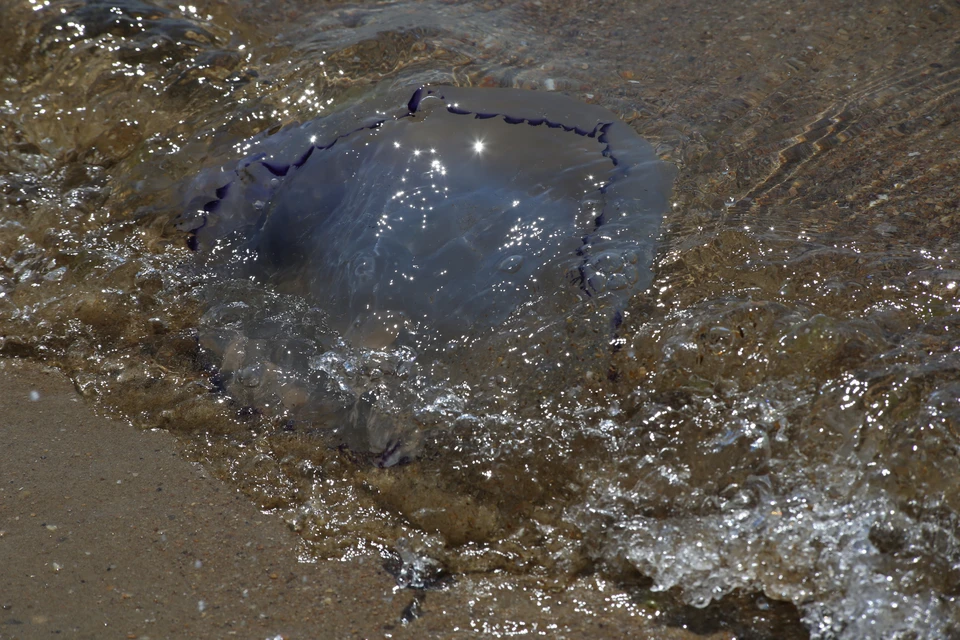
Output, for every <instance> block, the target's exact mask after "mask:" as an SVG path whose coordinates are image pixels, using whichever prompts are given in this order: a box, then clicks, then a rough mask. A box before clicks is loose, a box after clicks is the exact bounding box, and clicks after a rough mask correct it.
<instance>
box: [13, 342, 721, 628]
mask: <svg viewBox="0 0 960 640" xmlns="http://www.w3.org/2000/svg"><path fill="white" fill-rule="evenodd" d="M0 416H2V418H0V442H3V448H2V449H0V469H2V470H3V471H2V481H0V482H2V484H0V564H2V566H3V587H2V590H0V607H2V609H0V638H3V639H11V640H13V639H15V638H36V637H41V636H44V637H45V636H49V635H58V636H60V637H74V638H139V639H144V640H145V639H147V638H176V637H193V638H214V637H237V638H276V637H278V636H279V637H283V638H347V637H364V638H381V637H425V636H429V637H467V636H472V637H476V636H479V635H484V632H483V629H484V628H486V629H493V628H498V629H500V628H507V627H509V626H510V624H511V621H513V623H512V624H513V625H514V627H515V628H516V629H524V628H527V629H529V630H530V631H532V632H533V635H540V634H537V631H538V630H539V631H541V632H543V633H545V634H547V635H548V636H550V637H568V638H588V637H589V638H596V637H610V638H619V637H650V638H664V637H673V638H689V637H699V638H702V637H704V636H693V634H690V633H686V632H684V631H682V630H679V629H663V628H658V627H657V626H656V625H651V624H649V623H648V622H647V621H646V620H644V619H642V618H637V617H636V616H635V611H633V609H631V608H630V607H624V606H622V605H623V604H624V603H623V600H622V598H620V597H619V596H620V595H622V594H616V593H613V591H615V590H611V588H610V587H609V586H605V587H603V588H600V587H598V586H597V585H596V583H595V582H590V581H589V580H584V581H583V582H582V583H580V584H577V585H574V586H573V588H571V589H569V590H568V591H567V592H566V593H564V594H561V595H557V596H547V595H541V596H540V597H539V598H538V597H535V596H534V595H533V593H532V592H516V591H515V590H514V589H513V588H512V587H511V586H507V585H504V588H503V589H497V587H496V581H495V578H494V582H490V581H489V580H487V579H486V578H479V579H478V580H481V581H485V583H484V586H485V588H484V589H480V591H481V592H482V593H486V594H487V596H486V598H485V597H484V596H483V595H480V596H478V595H477V591H475V589H476V588H477V586H478V583H477V581H473V582H471V581H470V580H469V579H468V580H464V581H461V582H460V583H459V584H455V585H453V586H451V587H450V588H448V589H446V590H444V591H431V592H427V593H424V592H420V593H417V592H413V591H411V590H399V591H398V590H396V589H395V588H394V587H395V584H396V583H395V581H394V579H393V577H392V576H391V575H390V574H389V573H387V572H386V571H385V570H384V569H383V568H382V567H381V566H380V564H379V563H378V562H377V561H376V559H375V558H369V557H368V558H361V559H357V560H354V561H350V562H338V561H321V562H309V563H308V562H300V560H299V557H298V547H299V545H300V544H301V542H300V540H299V538H297V536H296V535H295V534H294V533H293V532H292V531H290V530H289V529H288V528H287V527H286V525H285V524H284V523H283V522H282V521H281V519H280V518H279V517H277V516H274V515H270V514H263V513H261V512H260V511H259V510H258V509H257V508H256V507H255V506H254V505H253V504H252V503H251V502H250V501H249V500H248V499H247V498H245V497H243V496H242V495H241V494H240V493H238V492H237V491H236V490H234V489H232V488H231V487H229V486H227V485H226V484H224V483H223V482H221V481H220V480H217V479H215V478H213V477H211V476H210V474H208V473H207V472H206V471H205V470H204V469H203V467H202V466H201V465H199V464H196V463H192V462H189V461H188V460H186V459H185V457H184V456H183V451H182V448H181V446H180V444H179V443H178V442H177V440H176V438H175V437H174V436H173V435H171V434H170V433H167V432H160V431H139V430H137V429H135V428H134V427H132V426H130V425H128V424H125V423H123V422H119V421H115V420H110V419H107V418H103V417H100V416H97V415H95V414H94V412H93V410H92V409H91V408H90V407H89V406H87V404H86V403H84V402H83V401H82V400H81V398H80V397H79V395H78V394H77V393H76V391H75V390H74V388H73V386H72V385H71V384H70V382H69V381H68V380H67V378H66V377H65V376H64V375H63V374H61V373H59V372H57V371H55V370H52V369H49V368H45V367H42V366H41V365H38V364H35V363H30V362H25V361H19V360H0ZM611 595H612V596H613V597H612V599H611ZM604 598H606V599H607V602H608V603H612V604H613V606H607V607H606V609H607V610H606V611H605V612H603V613H602V614H600V615H595V614H590V615H584V614H583V613H581V611H582V607H579V606H577V601H580V602H583V601H585V600H594V601H595V602H594V603H593V605H592V606H591V609H593V611H594V612H596V611H597V610H601V611H602V610H603V609H604V607H603V599H604ZM414 600H416V603H415V604H414ZM547 600H549V602H547ZM616 603H619V605H620V606H617V604H616ZM411 605H412V606H411ZM597 605H600V607H597ZM405 617H406V618H407V619H408V622H404V621H403V619H404V618H405ZM551 625H553V627H552V628H551ZM711 637H714V638H716V639H717V640H719V639H720V638H729V637H731V636H730V634H728V633H718V634H715V635H714V636H711Z"/></svg>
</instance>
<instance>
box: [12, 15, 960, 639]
mask: <svg viewBox="0 0 960 640" xmlns="http://www.w3.org/2000/svg"><path fill="white" fill-rule="evenodd" d="M861 4H865V3H849V4H837V3H833V2H830V3H827V2H824V3H807V4H805V5H801V6H800V7H799V8H798V7H790V8H787V6H786V5H782V4H780V3H773V4H770V5H766V4H753V3H746V2H744V3H729V2H725V3H718V4H717V6H713V5H710V4H704V3H696V4H694V5H689V6H688V5H686V4H684V3H669V2H662V3H659V2H650V3H625V2H607V3H592V4H591V9H590V10H589V13H585V12H584V11H583V10H582V7H573V6H569V7H568V6H567V5H565V4H561V5H558V6H551V5H550V3H546V2H544V3H540V2H530V3H519V4H513V3H499V2H490V3H468V4H455V3H444V2H424V3H382V4H371V5H369V6H362V5H337V4H329V5H324V7H323V8H319V9H318V8H309V7H306V6H299V5H297V4H296V3H292V2H289V3H269V4H267V3H255V2H251V3H247V4H244V5H235V4H234V5H231V6H229V7H221V6H220V5H217V4H210V5H202V4H198V5H193V6H187V5H184V6H177V5H174V4H169V5H168V4H162V5H161V4H149V5H148V4H141V3H137V2H126V3H121V2H113V3H87V4H84V3H81V2H63V3H53V2H50V3H40V2H33V3H31V2H15V1H11V0H4V2H3V3H2V4H0V10H2V13H3V16H4V18H5V19H4V20H3V21H2V24H0V42H2V43H3V44H2V47H3V49H2V55H0V61H2V62H0V65H2V67H3V86H2V89H0V91H2V93H0V103H2V104H0V194H2V197H3V201H2V202H3V205H2V206H3V208H2V213H0V260H2V261H0V354H3V355H4V356H17V357H27V358H32V359H37V360H43V361H46V362H50V363H52V364H55V365H57V366H59V367H61V368H63V369H64V370H65V371H67V372H68V373H69V374H70V375H72V376H73V378H74V380H75V382H76V385H77V387H78V389H79V390H80V391H81V392H82V393H84V394H85V395H88V396H90V397H91V398H93V399H94V400H95V401H96V402H98V403H99V405H100V406H101V407H103V408H104V409H106V410H109V411H113V412H116V413H118V414H120V415H124V416H127V417H129V418H131V419H133V420H134V421H135V422H136V423H137V424H139V425H141V426H144V427H155V426H159V427H163V428H167V429H170V430H173V431H175V432H177V433H179V434H181V435H182V436H184V437H185V438H186V439H188V440H189V441H190V442H192V443H194V451H195V452H196V455H197V456H198V457H201V458H203V459H205V460H206V461H207V463H208V464H209V465H210V466H211V467H212V468H214V469H216V470H217V471H218V472H219V473H220V474H221V475H222V476H223V477H226V478H229V479H231V480H232V481H233V482H235V483H236V485H237V486H238V487H239V488H241V489H242V490H243V491H244V492H246V493H247V494H248V495H250V496H252V497H253V498H254V499H256V500H257V501H258V502H259V503H260V504H261V505H262V506H263V507H264V508H265V509H271V510H274V511H276V512H277V513H278V514H280V515H281V516H282V517H283V518H285V519H286V520H287V521H288V522H289V523H290V525H291V526H292V527H293V528H294V529H295V530H296V531H298V532H299V533H300V535H301V536H302V537H303V539H304V540H305V542H306V543H307V546H308V548H309V549H310V550H311V553H313V554H314V555H316V556H319V557H339V556H345V555H351V554H361V553H371V552H373V553H379V554H381V555H383V556H384V557H385V558H387V559H388V564H389V565H390V566H391V567H392V568H393V570H394V571H395V572H396V574H397V576H398V581H399V582H400V583H401V584H403V585H406V586H413V587H417V588H419V587H424V586H438V587H440V586H442V585H443V584H444V583H445V580H448V579H453V580H457V579H458V576H465V575H467V574H469V573H472V572H500V575H504V576H508V577H509V576H511V575H512V576H516V579H517V580H524V581H529V580H531V579H533V580H537V581H540V582H541V583H542V584H550V585H554V586H556V585H563V584H565V583H566V582H568V581H569V580H571V579H572V578H573V577H574V576H577V575H581V574H583V573H589V572H598V573H600V574H602V575H603V576H605V577H606V578H607V579H609V580H613V581H615V582H617V583H619V584H621V585H622V586H623V588H624V589H626V591H627V593H628V594H633V597H635V598H637V600H638V601H641V600H642V601H643V602H650V603H652V604H650V605H649V606H651V607H656V608H659V609H662V610H663V611H665V612H671V611H672V612H674V613H671V614H670V615H668V616H664V617H666V618H669V620H668V622H669V623H671V624H691V625H694V628H696V626H695V622H696V620H697V615H698V614H697V609H696V608H695V607H706V609H705V610H704V612H703V615H704V616H719V617H721V618H723V620H725V621H726V622H725V624H730V625H733V627H734V628H736V629H740V631H739V633H741V635H746V636H750V635H751V634H752V635H753V636H755V637H775V638H780V637H786V636H787V635H791V634H794V635H795V634H797V633H798V630H800V631H802V632H803V633H809V634H810V635H811V636H813V637H821V638H830V637H841V638H864V637H904V638H907V637H919V638H941V637H951V636H952V635H957V634H958V633H960V630H958V625H960V614H958V613H957V603H956V601H955V600H956V596H957V594H958V593H960V544H958V538H957V536H958V533H960V532H958V516H957V512H958V508H960V503H958V499H960V468H958V467H960V463H958V457H957V453H958V444H960V443H958V435H960V434H958V429H960V400H958V398H960V374H958V367H960V338H958V336H960V333H958V332H960V293H958V291H957V289H958V286H960V284H958V283H960V267H958V265H957V259H958V255H960V213H958V197H960V194H958V191H957V188H958V187H957V179H956V178H957V164H958V162H960V161H958V156H957V154H956V151H955V150H956V148H958V145H960V124H958V121H957V119H958V116H960V103H958V97H957V96H958V86H960V84H958V83H960V59H958V58H960V56H958V51H957V46H958V44H957V32H958V25H960V12H958V9H957V8H956V7H955V6H953V5H949V6H948V5H924V6H922V7H919V6H915V5H914V4H912V3H904V4H903V5H898V4H888V5H882V6H875V5H869V6H861ZM419 82H433V83H453V84H461V85H480V86H516V87H523V88H532V89H539V90H559V91H564V92H568V93H569V94H570V95H573V96H574V97H577V98H579V99H581V100H585V101H588V102H595V103H598V104H600V105H602V106H604V107H606V108H608V109H610V110H612V111H614V112H615V113H617V114H618V115H620V116H621V117H622V118H623V119H624V120H625V121H627V122H628V123H629V124H631V125H632V126H633V127H634V128H635V129H636V130H637V131H638V132H639V133H641V135H643V136H644V137H645V138H646V139H647V140H649V141H651V143H653V144H654V146H655V148H656V149H657V152H658V154H659V156H660V157H661V158H662V159H663V160H665V161H667V162H670V163H672V164H674V165H676V166H677V167H678V169H679V176H678V178H677V181H676V183H675V188H674V194H673V204H672V208H671V211H670V212H669V213H668V215H667V218H666V220H665V224H664V230H663V238H662V241H661V247H660V251H659V255H658V259H657V261H656V263H655V266H656V269H655V272H656V275H655V279H654V284H653V286H652V287H651V288H650V289H649V290H648V291H646V292H644V293H642V294H640V295H637V296H635V297H634V298H633V299H632V300H631V302H630V304H629V306H628V307H627V310H626V311H627V312H626V313H625V318H624V323H623V325H622V327H621V328H620V329H619V330H618V333H617V338H618V339H617V341H616V342H617V344H616V345H613V346H612V345H611V335H610V332H609V321H608V320H609V318H608V316H606V315H605V314H604V313H602V312H601V313H598V312H597V311H598V310H596V309H592V308H588V307H583V306H577V305H575V304H572V302H571V300H572V298H567V297H565V296H564V295H562V294H558V295H557V296H556V298H555V299H550V300H549V301H547V302H546V303H544V305H543V306H542V307H538V308H536V309H533V310H531V311H530V312H529V313H526V314H520V315H519V316H518V317H515V318H512V319H511V320H509V321H508V324H507V326H505V328H504V330H503V331H501V332H498V333H497V334H495V335H493V336H487V337H485V338H484V339H483V340H480V341H478V342H477V343H475V344H474V345H473V346H472V347H471V348H470V349H469V350H468V351H466V352H464V351H455V352H453V353H449V354H445V355H437V356H436V357H433V358H430V359H429V360H428V361H424V360H423V359H422V358H418V354H416V353H415V352H411V351H409V350H403V349H391V348H384V349H379V350H372V349H364V348H359V347H355V346H349V345H348V344H347V343H345V342H343V341H340V340H339V339H338V337H337V335H336V332H331V330H330V329H329V327H328V326H327V321H326V320H327V319H326V317H325V316H324V314H323V312H322V311H320V310H318V309H316V308H314V307H312V306H311V304H310V301H309V300H305V299H303V298H299V297H297V296H295V295H292V294H290V293H285V292H282V291H275V290H271V289H270V288H269V287H267V286H264V285H258V284H257V283H250V282H242V281H228V280H225V279H218V278H217V277H211V276H210V274H209V273H205V272H204V271H203V269H202V268H198V266H197V262H196V256H195V254H193V253H192V252H190V250H189V249H187V247H186V242H185V236H184V233H183V232H182V231H181V230H180V229H179V228H178V226H177V218H178V216H179V215H180V214H181V213H183V209H184V205H185V202H184V199H185V198H187V197H188V195H189V192H190V189H191V188H195V181H196V176H198V175H203V174H204V172H208V171H211V170H214V169H216V168H217V167H219V166H223V165H228V164H230V163H234V164H235V163H236V162H237V161H238V160H239V159H240V158H239V156H238V155H237V151H236V145H237V144H238V143H239V142H241V141H243V140H245V139H247V138H249V137H251V136H253V135H255V134H258V133H261V132H263V131H269V130H273V129H279V128H280V127H281V126H283V125H286V124H291V123H294V122H300V121H306V120H309V119H312V118H315V117H318V116H322V115H324V114H326V113H331V112H334V111H336V110H338V109H342V108H345V107H348V106H350V105H353V104H356V103H357V102H358V101H360V100H364V99H366V98H369V97H370V96H371V95H374V94H378V93H379V92H383V91H389V90H391V89H392V88H393V87H398V86H409V85H411V84H417V83H419ZM191 185H193V186H191ZM575 297H576V296H573V298H575ZM599 311H602V310H599ZM219 327H223V328H224V329H225V330H229V331H230V332H232V333H231V338H230V340H228V341H227V344H228V345H231V344H232V345H234V346H236V345H237V344H242V345H243V349H242V350H238V349H236V348H234V349H233V350H232V351H231V350H230V349H229V348H227V347H224V346H223V343H222V342H221V343H220V346H219V347H217V345H216V344H214V342H215V341H211V340H210V339H209V335H210V332H211V331H212V330H214V329H217V328H219ZM204 336H207V338H206V339H204ZM201 343H202V344H203V348H201V347H200V346H199V345H200V344H201ZM231 354H232V355H233V356H234V361H233V364H232V365H231V366H234V369H231V371H238V372H245V373H243V374H242V375H233V376H227V377H224V375H223V373H222V372H223V370H224V369H225V368H229V367H225V365H224V361H225V358H227V357H229V356H231ZM245 359H249V362H247V361H246V360H245ZM251 365H254V366H253V368H252V369H250V366H251ZM291 370H292V371H300V372H308V373H309V374H310V375H315V380H314V381H315V383H316V386H315V387H312V388H311V393H313V394H317V397H320V398H322V399H323V400H322V401H318V402H319V404H321V405H322V407H323V408H321V409H318V410H317V411H315V413H314V414H313V415H310V416H302V415H294V414H295V412H294V413H291V407H295V406H298V402H302V400H303V398H302V397H299V396H298V395H297V393H295V392H291V391H290V389H289V388H288V387H286V386H285V385H284V379H285V378H284V372H285V371H291ZM384 390H386V391H384ZM360 397H366V398H367V400H366V405H364V404H363V403H359V404H358V403H357V398H360ZM350 411H353V412H354V413H353V414H352V415H351V416H350V419H349V420H347V419H346V418H345V415H347V414H349V412H350ZM345 412H346V414H345ZM358 412H359V413H360V414H362V415H360V416H358V415H357V413H358ZM363 412H366V413H363ZM378 415H388V416H389V418H390V420H391V421H392V423H393V424H397V425H401V427H398V428H402V432H403V440H404V442H405V443H406V444H405V447H407V448H406V449H405V450H404V452H403V453H404V455H403V456H401V455H400V454H393V455H392V456H387V457H386V458H384V456H383V453H382V452H384V451H387V450H391V449H392V447H393V445H394V444H395V442H392V441H389V438H388V439H387V440H386V441H383V442H371V441H370V438H369V437H368V436H366V435H364V434H361V433H359V432H350V433H345V432H344V428H345V427H344V425H345V424H348V423H349V424H357V423H358V422H363V421H364V420H367V419H368V418H369V420H376V419H378V418H376V416H378ZM364 416H366V417H364ZM371 416H372V417H371ZM292 417H293V418H296V419H291V418H292ZM364 433H365V434H368V433H370V432H369V431H366V432H364ZM378 433H379V432H378ZM340 444H346V445H347V446H346V447H339V446H338V445H340ZM378 451H379V452H381V453H379V454H378V453H377V452H378ZM404 457H407V458H410V459H411V460H412V462H409V463H408V464H394V463H397V462H400V461H401V460H402V458H404ZM377 463H379V464H380V465H383V464H385V463H386V464H394V466H391V467H389V468H387V469H383V468H380V467H379V466H378V464H377ZM447 576H451V577H450V578H448V577H447ZM717 601H720V602H721V604H723V603H732V610H733V612H732V613H731V612H730V611H726V612H724V613H723V615H720V614H719V613H718V612H717V608H716V606H715V605H711V604H710V603H715V602H717ZM777 602H784V603H789V606H788V607H786V609H784V610H785V611H786V613H784V614H783V616H782V617H781V618H778V619H777V620H779V622H777V621H776V620H775V621H774V622H773V623H770V622H769V621H768V622H766V623H764V624H762V625H761V624H759V623H757V622H756V620H757V619H759V618H757V616H760V617H762V612H763V611H765V610H767V609H769V608H770V607H771V606H772V605H776V603H777ZM684 603H686V604H688V605H693V607H687V608H684V607H682V606H681V605H683V604H684ZM708 605H710V606H708ZM791 612H792V613H791ZM731 620H732V621H733V622H731Z"/></svg>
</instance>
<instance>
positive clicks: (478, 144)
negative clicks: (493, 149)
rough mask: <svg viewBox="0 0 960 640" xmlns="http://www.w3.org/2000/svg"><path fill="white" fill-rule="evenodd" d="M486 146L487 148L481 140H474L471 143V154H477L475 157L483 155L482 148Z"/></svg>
mask: <svg viewBox="0 0 960 640" xmlns="http://www.w3.org/2000/svg"><path fill="white" fill-rule="evenodd" d="M486 146H487V145H486V144H485V143H484V142H483V140H474V141H473V152H474V153H475V154H477V155H480V154H482V153H483V150H484V148H485V147H486Z"/></svg>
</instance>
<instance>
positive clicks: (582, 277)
mask: <svg viewBox="0 0 960 640" xmlns="http://www.w3.org/2000/svg"><path fill="white" fill-rule="evenodd" d="M428 96H437V97H439V98H440V99H444V97H443V96H442V95H438V92H437V90H436V89H430V88H427V87H420V88H419V89H417V90H416V91H414V92H413V95H412V96H411V97H410V100H409V101H408V102H407V113H406V114H405V115H402V116H400V118H407V117H412V116H414V115H415V114H416V113H417V111H418V110H419V109H420V104H421V102H422V101H423V99H424V98H425V97H428ZM446 109H447V111H448V112H449V113H451V114H454V115H458V116H473V117H474V118H475V119H477V120H488V119H491V118H501V119H502V121H503V122H505V123H506V124H511V125H526V126H530V127H539V126H546V127H547V128H550V129H562V130H563V131H566V132H568V133H573V134H575V135H578V136H581V137H584V138H591V139H596V140H597V142H599V143H600V144H602V145H604V147H603V149H602V151H601V154H602V155H603V157H605V158H607V159H609V160H610V162H611V163H612V165H613V166H614V167H617V166H619V164H620V161H619V160H618V158H617V156H616V154H615V153H614V152H613V150H612V148H611V146H610V143H609V141H608V139H607V132H608V130H609V129H610V127H612V126H613V122H600V123H598V124H597V125H596V126H594V127H593V129H591V130H589V131H588V130H586V129H583V128H580V127H578V126H570V125H566V124H564V123H563V122H560V121H556V120H551V119H549V118H546V117H543V118H523V117H514V116H512V115H510V114H508V113H500V112H487V111H470V110H469V109H463V108H461V107H459V106H458V105H450V104H448V105H447V107H446ZM389 120H391V118H382V119H379V120H376V121H374V122H372V123H370V124H367V125H364V126H362V127H357V128H355V129H352V130H351V131H348V132H347V133H344V134H342V135H339V136H337V137H335V138H334V139H333V140H332V141H330V142H329V143H327V144H320V145H318V144H311V145H310V147H309V148H308V149H307V150H306V151H305V152H304V153H303V154H302V155H301V156H300V157H299V158H298V159H297V160H295V161H294V162H291V163H287V164H283V163H276V162H270V161H267V160H264V158H265V157H266V154H265V153H260V154H257V155H254V156H252V157H250V158H247V159H246V160H245V161H244V162H243V163H242V164H241V165H240V166H239V167H238V168H237V169H236V170H235V173H236V174H237V175H239V172H240V171H241V170H243V169H245V168H247V167H249V166H250V165H252V164H254V163H258V164H260V165H261V166H263V167H264V168H265V169H267V171H269V172H270V173H271V174H273V175H274V176H276V177H278V178H283V177H285V176H286V175H287V174H288V173H289V172H290V169H291V168H300V167H302V166H303V165H304V164H306V162H307V160H309V159H310V156H311V155H313V153H314V152H315V151H318V150H319V151H324V150H327V149H330V148H332V147H334V146H335V145H336V144H337V143H338V142H340V141H341V140H344V139H346V138H349V137H351V136H354V135H356V134H357V133H361V132H363V131H369V130H375V129H378V128H379V127H381V126H382V125H383V124H384V123H386V122H388V121H389ZM616 179H617V177H616V176H614V177H613V178H611V180H610V182H608V183H606V184H604V185H603V186H601V187H599V188H598V191H599V193H601V194H606V193H607V189H608V188H609V186H610V185H611V184H612V183H613V182H614V181H615V180H616ZM232 184H233V182H232V181H231V182H228V183H227V184H224V185H223V186H221V187H219V188H218V189H216V191H215V195H216V198H215V199H213V200H210V201H208V202H207V203H206V204H204V205H203V206H202V209H203V211H204V212H205V213H212V212H215V211H216V210H217V209H218V208H219V207H220V204H221V202H222V201H223V199H224V198H226V196H227V194H228V193H229V191H230V187H231V186H232ZM604 215H605V214H604V212H603V211H601V212H600V214H599V215H598V216H597V217H596V218H594V221H593V223H594V228H593V233H596V231H597V230H598V229H599V228H600V227H601V226H603V224H604V222H605V219H604ZM206 224H207V220H206V218H204V220H203V223H202V224H200V225H199V226H198V227H196V228H195V229H193V231H192V233H191V235H190V238H189V239H188V244H189V246H190V248H191V249H193V250H197V248H198V244H197V234H198V233H199V232H200V231H201V230H202V229H203V228H204V227H205V226H206ZM591 235H592V234H587V235H585V236H584V237H583V238H582V245H583V246H584V247H585V246H587V245H589V244H590V236H591ZM577 255H579V256H581V257H582V258H583V260H582V263H581V265H580V267H579V269H578V276H577V277H576V279H575V283H576V284H577V285H578V286H579V287H580V289H581V290H582V291H583V292H584V294H586V295H587V296H592V295H593V291H595V290H596V287H595V286H594V285H593V283H592V282H591V281H590V278H589V277H588V276H587V260H588V257H587V254H586V252H585V251H584V250H583V248H582V247H581V248H580V249H578V251H577ZM621 322H622V314H621V313H620V312H619V311H616V312H615V315H614V318H613V319H612V323H613V327H614V328H616V327H618V326H619V325H620V323H621Z"/></svg>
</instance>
